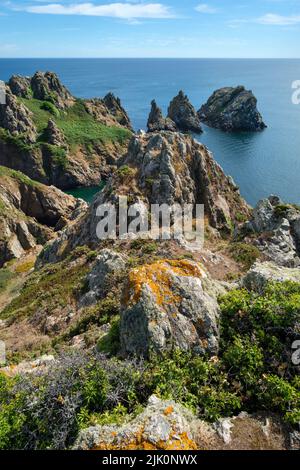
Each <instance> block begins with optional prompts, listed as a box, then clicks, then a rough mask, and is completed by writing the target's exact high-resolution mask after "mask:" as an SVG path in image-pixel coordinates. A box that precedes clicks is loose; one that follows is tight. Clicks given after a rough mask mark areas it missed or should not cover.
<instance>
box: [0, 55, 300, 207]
mask: <svg viewBox="0 0 300 470" xmlns="http://www.w3.org/2000/svg"><path fill="white" fill-rule="evenodd" d="M36 70H44V71H45V70H52V71H55V72H56V73H57V74H58V75H59V77H60V78H61V80H62V81H63V82H64V83H65V85H66V86H67V87H68V88H69V89H70V91H71V92H72V93H73V94H74V95H75V96H78V97H81V98H88V97H94V96H99V97H100V96H104V95H105V94H106V93H108V92H109V91H112V92H113V93H114V94H115V95H117V96H119V97H120V98H121V101H122V104H123V106H124V107H125V109H126V110H127V112H128V114H129V116H130V118H131V121H132V124H133V127H134V128H135V129H139V128H143V129H145V128H146V121H147V117H148V114H149V111H150V102H151V100H152V99H153V98H155V99H156V101H157V104H158V105H159V106H160V107H161V108H162V109H163V112H164V113H166V111H167V106H168V104H169V102H170V100H171V99H172V97H173V96H175V95H176V94H177V93H178V91H179V90H180V89H183V90H184V91H185V92H186V93H187V94H188V96H189V98H190V100H191V102H192V104H193V105H194V106H195V108H196V109H199V107H200V106H201V105H202V104H203V103H205V102H206V100H207V99H208V97H209V96H210V95H211V93H212V92H213V91H214V90H215V89H217V88H220V87H223V86H236V85H244V86H245V87H246V88H247V89H249V90H252V91H253V93H254V94H255V96H256V97H257V99H258V109H259V111H260V112H261V114H262V116H263V118H264V120H265V122H266V124H267V126H268V128H267V129H265V130H264V131H263V132H261V133H255V134H253V133H247V132H243V133H235V134H227V133H224V132H222V131H219V130H216V129H211V128H209V127H207V126H205V125H203V129H204V133H203V134H201V135H200V136H195V138H196V139H198V140H199V141H201V142H202V143H204V144H205V145H207V147H208V148H209V150H211V151H212V152H213V154H214V157H215V159H216V160H217V161H218V163H220V164H221V166H222V167H223V169H224V171H225V172H226V173H227V174H230V175H231V176H232V177H233V178H234V180H235V181H236V183H237V184H238V186H239V187H240V190H241V194H242V195H243V196H244V197H245V198H246V200H247V202H248V203H250V204H251V205H255V204H256V203H257V201H258V200H259V199H261V198H263V197H267V196H268V195H269V194H277V195H279V196H280V197H281V198H282V199H283V200H286V201H290V202H293V203H296V204H299V203H300V192H299V175H300V132H299V129H300V106H296V105H295V104H293V103H292V99H291V97H292V88H291V86H292V82H293V81H295V80H297V79H299V77H300V61H299V60H279V59H278V60H248V59H247V60H233V59H232V60H223V59H222V60H221V59H220V60H217V59H212V60H209V59H195V60H192V59H187V60H178V59H67V60H62V59H1V60H0V78H1V79H2V80H8V78H9V77H10V76H11V75H12V74H21V75H31V74H33V73H34V72H35V71H36Z"/></svg>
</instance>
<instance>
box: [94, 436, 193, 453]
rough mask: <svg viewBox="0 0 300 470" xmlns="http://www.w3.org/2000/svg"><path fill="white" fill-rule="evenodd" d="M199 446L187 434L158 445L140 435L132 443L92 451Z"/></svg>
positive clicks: (160, 442)
mask: <svg viewBox="0 0 300 470" xmlns="http://www.w3.org/2000/svg"><path fill="white" fill-rule="evenodd" d="M197 449H198V446H197V444H196V443H195V441H193V440H192V439H190V438H189V436H188V434H187V433H185V432H184V433H182V434H179V435H178V436H176V438H175V437H174V436H173V435H170V437H169V439H168V440H167V441H159V442H157V443H156V444H152V443H151V442H149V441H147V440H146V439H143V437H142V433H138V434H137V435H136V436H135V437H134V438H133V439H132V440H131V441H130V442H119V443H116V442H113V443H105V442H102V443H100V444H99V445H98V446H97V447H95V448H94V449H92V450H197Z"/></svg>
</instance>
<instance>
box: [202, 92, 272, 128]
mask: <svg viewBox="0 0 300 470" xmlns="http://www.w3.org/2000/svg"><path fill="white" fill-rule="evenodd" d="M198 116H199V119H200V121H201V122H204V123H205V124H207V125H208V126H210V127H214V128H216V129H222V130H224V131H227V132H233V131H252V132H257V131H262V130H263V129H265V128H266V127H267V126H266V125H265V123H264V122H263V119H262V116H261V114H260V113H259V111H258V109H257V99H256V98H255V96H254V95H253V93H252V91H248V90H246V89H245V88H244V87H243V86H238V87H236V88H230V87H227V88H221V89H219V90H216V91H215V92H214V93H213V95H212V96H211V97H210V98H209V100H208V101H207V103H206V104H204V105H203V106H202V107H201V109H200V110H199V111H198Z"/></svg>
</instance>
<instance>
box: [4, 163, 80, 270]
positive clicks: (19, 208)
mask: <svg viewBox="0 0 300 470" xmlns="http://www.w3.org/2000/svg"><path fill="white" fill-rule="evenodd" d="M86 209H87V205H86V204H85V203H84V202H83V201H80V200H76V199H75V198H73V197H72V196H68V195H66V194H64V193H62V192H61V191H59V190H58V189H56V188H54V187H47V186H44V185H42V184H39V183H36V182H34V181H32V180H30V179H29V178H26V177H25V176H24V175H22V173H19V172H16V171H12V170H9V169H8V168H4V167H0V213H1V218H0V227H1V229H0V233H1V235H0V266H2V265H3V264H4V263H5V262H6V261H9V260H10V259H12V258H19V257H20V256H22V255H23V254H24V252H25V251H26V250H29V249H30V248H34V247H35V246H36V245H42V244H44V243H46V242H47V241H49V240H50V239H51V238H53V237H54V236H55V235H54V232H55V230H58V229H61V228H63V227H64V226H65V225H66V224H68V223H69V222H70V221H71V220H73V221H74V220H75V219H76V217H77V216H78V215H80V214H82V213H83V212H84V211H85V210H86Z"/></svg>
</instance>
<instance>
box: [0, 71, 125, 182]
mask: <svg viewBox="0 0 300 470" xmlns="http://www.w3.org/2000/svg"><path fill="white" fill-rule="evenodd" d="M6 98H7V99H6V101H7V104H6V105H5V106H4V105H1V106H0V164H1V165H4V166H8V167H9V168H11V169H14V170H18V171H22V172H23V173H24V174H26V175H27V176H29V177H30V178H32V179H34V180H36V181H39V182H41V183H44V184H47V185H51V184H54V185H55V186H57V187H59V188H61V189H68V188H74V187H77V186H97V185H98V184H99V182H100V181H101V179H105V178H106V177H107V176H108V175H109V174H110V173H111V171H112V169H113V167H114V165H115V163H116V160H117V159H118V158H119V157H120V156H121V155H122V154H123V153H124V152H125V151H126V147H127V143H128V140H129V139H130V136H131V134H132V127H131V124H130V120H129V117H128V115H127V113H126V112H125V110H124V109H123V107H122V105H121V103H120V100H119V99H118V98H116V97H115V96H114V95H113V94H111V93H110V94H108V95H107V96H105V97H104V98H103V99H94V100H79V99H76V98H75V97H73V96H72V95H71V93H70V92H69V91H68V90H67V89H66V87H65V86H64V85H62V84H61V82H60V81H59V79H58V77H57V76H56V74H54V73H51V72H46V73H42V72H37V73H36V74H35V75H34V76H33V77H20V76H13V77H11V79H10V80H9V82H8V84H7V86H6Z"/></svg>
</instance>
